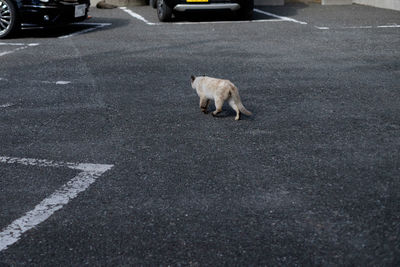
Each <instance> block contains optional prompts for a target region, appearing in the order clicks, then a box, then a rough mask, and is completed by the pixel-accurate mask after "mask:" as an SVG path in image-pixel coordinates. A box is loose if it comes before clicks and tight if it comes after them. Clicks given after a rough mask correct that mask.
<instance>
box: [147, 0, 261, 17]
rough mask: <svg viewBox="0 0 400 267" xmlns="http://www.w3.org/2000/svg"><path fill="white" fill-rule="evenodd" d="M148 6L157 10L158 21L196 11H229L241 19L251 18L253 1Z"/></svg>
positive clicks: (194, 0) (154, 0)
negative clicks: (173, 15)
mask: <svg viewBox="0 0 400 267" xmlns="http://www.w3.org/2000/svg"><path fill="white" fill-rule="evenodd" d="M149 4H150V6H152V7H153V8H157V15H158V19H159V20H160V21H163V22H165V21H170V20H171V18H172V14H173V13H175V12H185V11H196V10H200V11H201V10H230V11H234V12H236V13H237V14H238V15H239V17H240V18H242V19H251V18H252V16H253V9H254V0H149Z"/></svg>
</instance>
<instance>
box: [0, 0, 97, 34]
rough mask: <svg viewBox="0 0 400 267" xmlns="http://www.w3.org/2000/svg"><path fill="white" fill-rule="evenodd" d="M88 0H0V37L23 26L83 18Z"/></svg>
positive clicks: (36, 25) (75, 20)
mask: <svg viewBox="0 0 400 267" xmlns="http://www.w3.org/2000/svg"><path fill="white" fill-rule="evenodd" d="M89 6H90V0H0V38H4V37H7V36H9V35H10V34H13V33H15V32H17V31H18V30H20V29H21V28H24V27H32V26H35V27H45V26H49V25H54V24H59V23H69V22H77V21H82V20H85V19H86V18H87V16H88V11H89Z"/></svg>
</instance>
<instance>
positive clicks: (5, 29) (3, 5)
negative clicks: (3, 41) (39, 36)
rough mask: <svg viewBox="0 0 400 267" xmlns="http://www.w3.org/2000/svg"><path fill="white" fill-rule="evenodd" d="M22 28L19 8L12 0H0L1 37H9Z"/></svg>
mask: <svg viewBox="0 0 400 267" xmlns="http://www.w3.org/2000/svg"><path fill="white" fill-rule="evenodd" d="M20 28H21V25H20V22H19V16H18V12H17V8H16V7H15V5H14V3H13V2H12V1H11V0H0V38H6V37H9V36H10V35H12V34H15V33H16V32H17V31H18V30H19V29H20Z"/></svg>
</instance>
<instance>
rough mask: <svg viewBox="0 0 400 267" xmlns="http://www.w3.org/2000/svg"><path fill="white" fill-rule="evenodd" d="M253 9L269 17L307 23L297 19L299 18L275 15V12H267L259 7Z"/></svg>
mask: <svg viewBox="0 0 400 267" xmlns="http://www.w3.org/2000/svg"><path fill="white" fill-rule="evenodd" d="M254 11H255V12H258V13H260V14H264V15H267V16H270V17H273V18H277V19H281V20H284V21H290V22H294V23H298V24H303V25H305V24H307V22H304V21H299V20H295V19H292V18H288V17H284V16H279V15H275V14H272V13H269V12H266V11H263V10H260V9H257V8H255V9H254Z"/></svg>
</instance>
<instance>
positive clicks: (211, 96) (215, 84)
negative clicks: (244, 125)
mask: <svg viewBox="0 0 400 267" xmlns="http://www.w3.org/2000/svg"><path fill="white" fill-rule="evenodd" d="M191 80H192V87H193V89H196V92H197V95H198V96H199V97H200V108H201V110H202V111H203V112H204V113H205V114H207V108H208V104H209V103H210V100H214V102H215V111H214V112H213V113H212V115H213V116H216V115H217V114H218V113H220V112H221V111H222V105H223V104H224V102H225V101H228V103H229V105H230V106H231V107H232V108H233V109H234V110H235V111H236V117H235V120H239V119H240V113H244V114H245V115H247V116H250V115H251V114H252V113H251V112H250V111H248V110H247V109H246V108H245V107H244V106H243V104H242V101H241V100H240V96H239V90H238V89H237V87H236V86H235V85H234V84H233V83H231V82H230V81H229V80H223V79H217V78H211V77H207V76H200V77H196V76H194V75H192V76H191Z"/></svg>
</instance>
